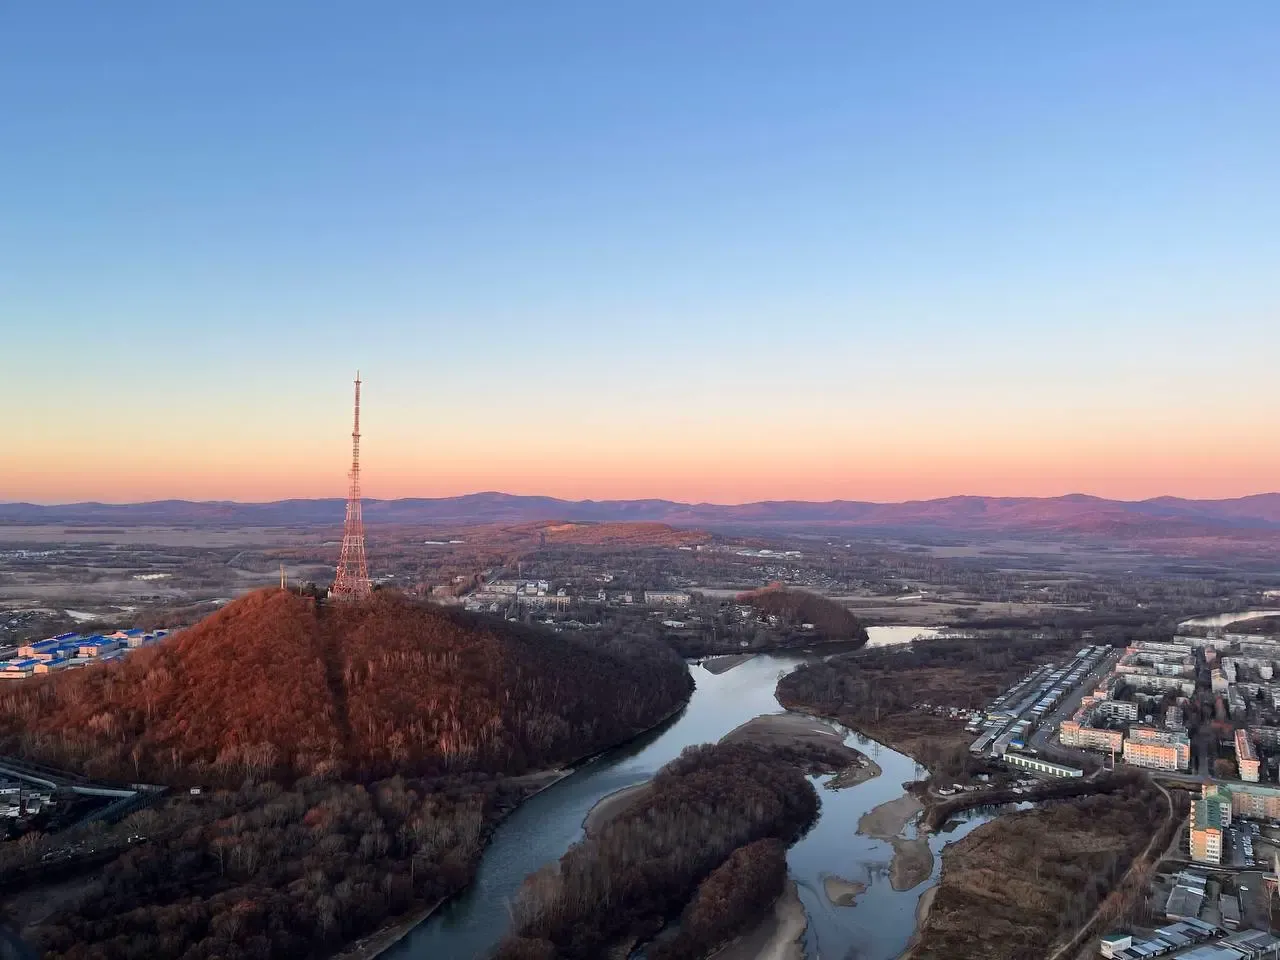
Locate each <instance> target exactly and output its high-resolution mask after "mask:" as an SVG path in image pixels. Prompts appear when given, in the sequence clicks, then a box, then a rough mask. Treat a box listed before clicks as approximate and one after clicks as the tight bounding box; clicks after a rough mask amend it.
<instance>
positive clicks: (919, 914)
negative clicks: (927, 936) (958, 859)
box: [898, 883, 938, 960]
mask: <svg viewBox="0 0 1280 960" xmlns="http://www.w3.org/2000/svg"><path fill="white" fill-rule="evenodd" d="M937 895H938V884H936V883H935V884H934V885H933V886H932V887H930V888H929V889H928V890H926V891H925V892H924V893H922V894H920V899H919V900H917V901H916V931H915V933H913V934H911V939H910V940H908V941H907V949H905V950H903V951H902V953H901V954H899V955H898V960H914V958H915V955H916V946H917V944H919V943H920V936H921V931H922V930H924V925H925V922H926V921H928V919H929V911H930V910H932V909H933V898H934V897H935V896H937Z"/></svg>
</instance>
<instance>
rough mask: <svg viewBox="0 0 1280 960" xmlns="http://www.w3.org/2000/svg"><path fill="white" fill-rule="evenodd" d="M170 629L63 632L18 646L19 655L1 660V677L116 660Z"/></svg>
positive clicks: (5, 678) (10, 678) (19, 678)
mask: <svg viewBox="0 0 1280 960" xmlns="http://www.w3.org/2000/svg"><path fill="white" fill-rule="evenodd" d="M168 634H169V631H168V630H156V631H153V632H151V633H148V632H146V631H143V630H117V631H116V632H115V633H112V634H109V635H106V636H104V635H102V634H94V635H92V636H87V637H86V636H81V635H80V634H78V633H63V634H60V635H58V636H56V637H50V638H49V639H47V640H37V641H33V642H31V643H27V644H23V645H22V646H20V647H18V650H17V659H14V660H0V680H25V679H27V678H28V677H33V676H39V675H42V674H48V673H54V672H56V671H58V670H66V669H69V668H72V667H83V666H86V665H88V664H90V663H98V662H102V661H107V660H114V659H116V658H117V657H120V656H123V655H124V654H125V653H127V652H129V651H130V650H135V649H137V648H139V647H143V646H146V645H147V644H150V643H155V642H156V641H158V640H160V639H162V638H164V637H165V636H167V635H168Z"/></svg>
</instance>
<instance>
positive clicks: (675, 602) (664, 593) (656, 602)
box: [644, 590, 690, 607]
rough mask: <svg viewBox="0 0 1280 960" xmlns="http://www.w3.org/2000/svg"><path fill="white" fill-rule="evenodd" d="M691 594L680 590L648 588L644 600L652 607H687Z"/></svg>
mask: <svg viewBox="0 0 1280 960" xmlns="http://www.w3.org/2000/svg"><path fill="white" fill-rule="evenodd" d="M689 599H690V598H689V594H687V593H683V592H681V591H679V590H646V591H645V592H644V602H645V603H647V604H648V605H649V606H651V607H665V606H672V607H686V606H688V605H689Z"/></svg>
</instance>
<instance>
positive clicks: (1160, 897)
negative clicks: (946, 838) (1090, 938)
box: [923, 632, 1280, 960]
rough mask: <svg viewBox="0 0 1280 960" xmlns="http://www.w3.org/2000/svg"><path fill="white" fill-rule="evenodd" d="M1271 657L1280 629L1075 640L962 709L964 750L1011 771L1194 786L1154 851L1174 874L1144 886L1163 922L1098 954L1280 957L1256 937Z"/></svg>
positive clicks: (1276, 697)
mask: <svg viewBox="0 0 1280 960" xmlns="http://www.w3.org/2000/svg"><path fill="white" fill-rule="evenodd" d="M1277 664H1280V636H1270V635H1253V634H1230V633H1214V632H1206V634H1205V635H1204V636H1176V637H1174V638H1173V639H1172V640H1171V641H1169V642H1155V641H1135V642H1133V643H1132V644H1131V645H1129V646H1128V647H1127V648H1125V649H1123V650H1115V649H1112V648H1110V647H1100V646H1087V647H1084V648H1083V649H1081V650H1079V651H1078V652H1077V653H1076V654H1075V655H1074V657H1072V658H1071V659H1069V660H1067V661H1064V662H1061V663H1057V664H1048V665H1044V666H1041V667H1039V668H1038V669H1036V670H1035V671H1033V672H1032V673H1030V674H1028V675H1027V676H1025V677H1023V678H1022V679H1021V680H1020V681H1018V682H1017V683H1015V684H1014V685H1012V686H1011V687H1010V688H1008V689H1007V690H1005V691H1004V692H1003V693H1002V694H1001V695H1000V696H999V697H997V698H996V699H995V700H994V701H992V702H991V703H990V704H988V705H987V707H986V708H985V709H983V710H978V711H972V712H967V711H960V715H961V716H962V717H967V719H968V726H967V728H966V729H968V730H969V731H970V732H971V733H974V734H975V735H976V739H975V740H974V741H973V744H972V746H971V748H970V750H971V752H972V753H973V754H975V755H976V756H980V757H985V758H991V759H995V760H1002V761H1003V762H1004V763H1006V764H1007V765H1009V766H1010V767H1012V768H1014V769H1016V770H1021V771H1026V772H1029V773H1031V774H1033V775H1039V776H1049V777H1066V778H1080V777H1086V776H1093V775H1097V774H1099V773H1101V772H1102V771H1104V770H1106V769H1111V768H1115V767H1116V766H1117V765H1120V764H1124V765H1129V766H1133V767H1141V768H1144V769H1147V770H1149V771H1151V772H1152V774H1153V775H1154V776H1156V777H1157V779H1159V780H1161V781H1163V782H1164V783H1165V784H1166V785H1168V786H1171V787H1177V788H1179V789H1183V790H1191V791H1194V793H1195V798H1194V800H1193V802H1192V805H1191V812H1190V816H1189V817H1188V821H1187V825H1186V829H1185V831H1184V832H1182V833H1181V834H1180V835H1179V837H1178V839H1177V841H1176V842H1175V844H1174V848H1172V849H1171V850H1170V851H1169V852H1168V854H1167V855H1166V858H1165V860H1164V864H1165V865H1166V866H1168V865H1172V867H1173V869H1170V870H1166V871H1165V873H1164V874H1163V875H1160V876H1157V878H1156V880H1155V883H1154V886H1153V889H1152V891H1151V900H1150V903H1151V905H1152V913H1153V914H1154V915H1156V916H1161V915H1162V916H1163V917H1164V919H1165V920H1167V921H1168V923H1167V924H1165V925H1163V926H1157V927H1153V928H1150V929H1143V930H1130V931H1124V932H1119V933H1114V934H1109V935H1107V936H1105V937H1103V938H1102V940H1101V941H1100V943H1099V945H1098V946H1099V952H1100V953H1101V955H1102V956H1104V957H1108V958H1117V960H1148V958H1154V957H1177V958H1182V960H1245V958H1255V957H1258V958H1262V957H1265V958H1280V939H1277V938H1276V937H1273V936H1272V935H1271V934H1270V933H1269V932H1265V931H1267V930H1269V929H1270V926H1271V923H1270V920H1271V912H1272V910H1273V908H1274V907H1276V906H1280V782H1277V781H1280V682H1276V680H1277V678H1276V673H1277ZM923 706H929V705H923ZM943 792H946V791H945V790H944V791H943ZM1250 927H1255V928H1258V929H1249V928H1250Z"/></svg>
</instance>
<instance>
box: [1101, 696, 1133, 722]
mask: <svg viewBox="0 0 1280 960" xmlns="http://www.w3.org/2000/svg"><path fill="white" fill-rule="evenodd" d="M1093 709H1094V710H1095V711H1097V713H1098V714H1101V715H1102V716H1104V717H1119V718H1120V719H1121V720H1137V719H1138V705H1137V704H1136V703H1131V702H1129V701H1128V700H1102V701H1099V702H1098V703H1097V704H1095V705H1094V708H1093Z"/></svg>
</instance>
